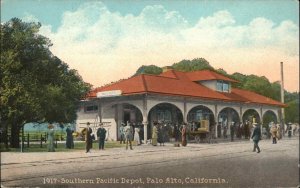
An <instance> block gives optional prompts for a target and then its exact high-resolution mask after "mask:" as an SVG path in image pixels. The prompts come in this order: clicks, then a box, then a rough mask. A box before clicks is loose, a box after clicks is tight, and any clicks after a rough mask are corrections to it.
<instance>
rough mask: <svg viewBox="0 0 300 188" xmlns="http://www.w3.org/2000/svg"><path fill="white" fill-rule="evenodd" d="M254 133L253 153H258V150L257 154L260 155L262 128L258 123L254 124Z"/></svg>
mask: <svg viewBox="0 0 300 188" xmlns="http://www.w3.org/2000/svg"><path fill="white" fill-rule="evenodd" d="M253 127H254V129H253V133H252V136H251V138H252V140H253V142H254V148H253V152H255V151H256V149H257V153H260V148H259V146H258V142H259V141H260V140H261V130H260V126H259V125H258V124H257V123H253Z"/></svg>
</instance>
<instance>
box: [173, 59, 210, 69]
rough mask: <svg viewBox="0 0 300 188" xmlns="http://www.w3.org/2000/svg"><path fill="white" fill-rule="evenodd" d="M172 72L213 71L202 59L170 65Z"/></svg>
mask: <svg viewBox="0 0 300 188" xmlns="http://www.w3.org/2000/svg"><path fill="white" fill-rule="evenodd" d="M172 67H173V69H174V70H178V71H183V72H189V71H197V70H214V68H213V67H212V66H211V65H210V64H209V62H208V61H207V60H206V59H204V58H196V59H193V60H182V61H180V62H178V63H174V64H173V65H172Z"/></svg>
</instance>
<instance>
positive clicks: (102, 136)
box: [97, 123, 106, 150]
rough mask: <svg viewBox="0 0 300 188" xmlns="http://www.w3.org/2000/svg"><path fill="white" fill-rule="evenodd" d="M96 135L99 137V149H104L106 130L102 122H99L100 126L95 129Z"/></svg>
mask: <svg viewBox="0 0 300 188" xmlns="http://www.w3.org/2000/svg"><path fill="white" fill-rule="evenodd" d="M97 136H98V139H99V150H100V149H102V150H103V149H104V142H105V137H106V130H105V129H104V128H103V123H100V128H98V130H97Z"/></svg>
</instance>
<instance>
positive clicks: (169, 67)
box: [162, 66, 173, 72]
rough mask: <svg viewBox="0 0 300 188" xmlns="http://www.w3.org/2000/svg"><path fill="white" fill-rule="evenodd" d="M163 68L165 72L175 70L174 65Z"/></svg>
mask: <svg viewBox="0 0 300 188" xmlns="http://www.w3.org/2000/svg"><path fill="white" fill-rule="evenodd" d="M162 69H163V72H167V71H169V70H173V68H172V66H165V67H163V68H162Z"/></svg>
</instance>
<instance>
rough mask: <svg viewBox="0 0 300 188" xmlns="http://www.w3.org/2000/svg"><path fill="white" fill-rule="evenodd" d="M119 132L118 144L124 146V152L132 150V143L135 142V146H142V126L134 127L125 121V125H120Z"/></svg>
mask: <svg viewBox="0 0 300 188" xmlns="http://www.w3.org/2000/svg"><path fill="white" fill-rule="evenodd" d="M119 131H120V144H122V143H123V144H126V150H127V149H128V146H129V148H130V149H131V150H132V149H133V148H132V141H135V142H136V143H137V145H141V144H142V136H143V135H142V134H143V126H142V125H139V124H138V125H135V124H132V123H130V122H128V121H127V123H126V124H125V123H121V126H120V128H119Z"/></svg>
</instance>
